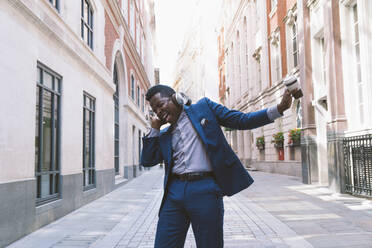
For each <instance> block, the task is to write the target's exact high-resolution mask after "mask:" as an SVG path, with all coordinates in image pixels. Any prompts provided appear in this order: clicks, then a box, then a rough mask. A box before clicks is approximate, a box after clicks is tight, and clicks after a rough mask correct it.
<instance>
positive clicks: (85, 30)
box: [84, 25, 89, 44]
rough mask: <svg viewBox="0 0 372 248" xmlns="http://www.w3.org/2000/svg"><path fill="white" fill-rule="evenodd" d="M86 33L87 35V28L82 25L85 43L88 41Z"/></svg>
mask: <svg viewBox="0 0 372 248" xmlns="http://www.w3.org/2000/svg"><path fill="white" fill-rule="evenodd" d="M88 35H89V30H88V28H87V27H86V26H85V25H84V40H85V42H87V43H88V40H89V37H88ZM88 44H89V43H88Z"/></svg>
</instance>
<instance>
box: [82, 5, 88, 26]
mask: <svg viewBox="0 0 372 248" xmlns="http://www.w3.org/2000/svg"><path fill="white" fill-rule="evenodd" d="M83 17H84V22H85V23H88V3H87V2H86V1H84V13H83Z"/></svg>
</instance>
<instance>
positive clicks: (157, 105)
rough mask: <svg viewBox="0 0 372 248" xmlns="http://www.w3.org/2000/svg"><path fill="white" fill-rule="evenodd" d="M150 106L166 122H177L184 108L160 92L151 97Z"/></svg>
mask: <svg viewBox="0 0 372 248" xmlns="http://www.w3.org/2000/svg"><path fill="white" fill-rule="evenodd" d="M150 106H151V108H152V110H153V111H154V112H155V113H156V115H157V116H158V118H159V119H160V121H161V122H162V123H164V124H165V123H170V124H174V123H176V122H177V120H178V117H179V116H180V113H181V110H182V108H180V107H178V106H177V105H175V104H174V103H173V101H172V99H171V97H168V96H162V95H161V94H160V92H158V93H156V94H155V95H153V96H152V97H151V98H150Z"/></svg>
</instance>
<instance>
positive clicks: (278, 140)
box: [271, 132, 284, 144]
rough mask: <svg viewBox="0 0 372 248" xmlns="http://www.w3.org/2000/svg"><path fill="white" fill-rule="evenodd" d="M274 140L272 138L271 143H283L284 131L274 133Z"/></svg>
mask: <svg viewBox="0 0 372 248" xmlns="http://www.w3.org/2000/svg"><path fill="white" fill-rule="evenodd" d="M273 138H274V139H273V140H271V143H275V144H279V143H283V141H284V135H283V132H277V133H276V134H273Z"/></svg>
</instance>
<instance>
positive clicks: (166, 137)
mask: <svg viewBox="0 0 372 248" xmlns="http://www.w3.org/2000/svg"><path fill="white" fill-rule="evenodd" d="M170 130H171V129H170V128H169V127H168V130H166V131H165V132H164V134H163V135H162V139H163V142H161V143H160V144H162V143H163V144H164V151H166V157H165V159H164V160H166V162H167V163H168V165H169V171H171V169H172V167H173V161H172V156H173V154H172V153H173V152H172V135H171V131H170ZM168 173H169V172H167V174H168Z"/></svg>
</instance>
